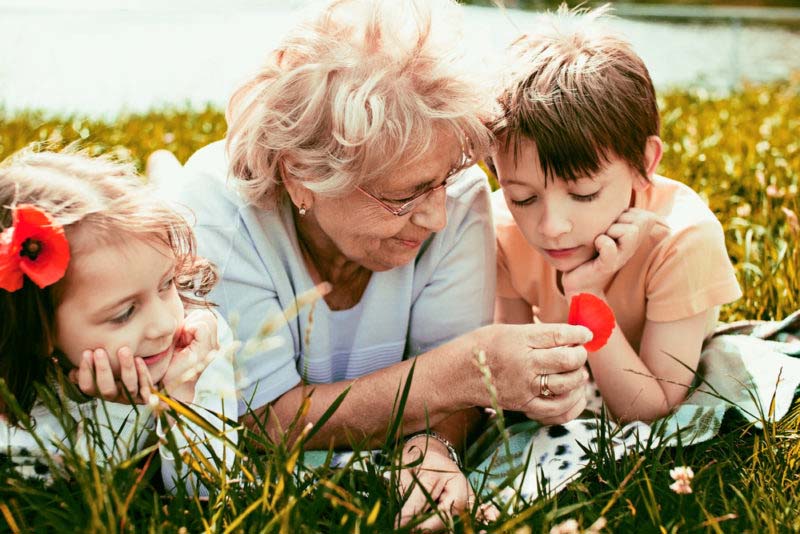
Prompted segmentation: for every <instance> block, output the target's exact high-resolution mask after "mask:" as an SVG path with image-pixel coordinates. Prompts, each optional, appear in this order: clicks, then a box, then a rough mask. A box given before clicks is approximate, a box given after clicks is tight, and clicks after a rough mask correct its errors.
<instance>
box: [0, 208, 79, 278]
mask: <svg viewBox="0 0 800 534" xmlns="http://www.w3.org/2000/svg"><path fill="white" fill-rule="evenodd" d="M28 240H31V241H33V242H35V243H36V244H37V246H38V247H40V248H39V252H38V254H36V257H35V258H30V257H28V256H24V255H22V256H20V257H19V258H20V259H19V268H20V270H21V271H22V272H23V273H25V274H26V275H27V276H28V278H30V279H31V281H33V282H34V283H35V284H36V285H37V286H39V287H40V288H45V287H47V286H49V285H51V284H54V283H56V282H58V281H59V280H61V278H62V277H63V276H64V273H65V272H66V271H67V265H68V264H69V242H68V241H67V236H65V235H64V229H63V228H62V227H61V226H59V225H57V224H56V223H54V222H53V220H52V219H51V218H50V215H48V214H47V213H46V212H44V211H42V210H40V209H39V208H37V207H36V206H31V205H29V204H21V205H19V206H17V207H16V208H15V209H14V238H13V241H12V245H13V246H16V247H17V250H19V251H21V250H22V247H23V246H24V245H25V243H26V242H27V241H28Z"/></svg>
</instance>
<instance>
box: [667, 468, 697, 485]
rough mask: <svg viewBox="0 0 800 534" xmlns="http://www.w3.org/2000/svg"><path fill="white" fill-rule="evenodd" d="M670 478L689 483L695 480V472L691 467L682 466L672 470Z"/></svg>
mask: <svg viewBox="0 0 800 534" xmlns="http://www.w3.org/2000/svg"><path fill="white" fill-rule="evenodd" d="M669 476H670V478H672V480H677V481H680V482H686V483H689V482H691V481H692V479H693V478H694V471H692V468H691V467H688V466H685V465H681V466H678V467H676V468H674V469H670V471H669Z"/></svg>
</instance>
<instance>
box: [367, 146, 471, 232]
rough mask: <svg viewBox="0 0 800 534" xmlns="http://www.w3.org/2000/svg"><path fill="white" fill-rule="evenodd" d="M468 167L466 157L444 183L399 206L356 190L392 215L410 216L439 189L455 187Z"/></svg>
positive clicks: (418, 194) (421, 192)
mask: <svg viewBox="0 0 800 534" xmlns="http://www.w3.org/2000/svg"><path fill="white" fill-rule="evenodd" d="M468 166H469V163H468V157H467V156H466V155H465V156H464V160H463V161H462V162H461V165H459V166H457V167H455V168H454V169H453V170H451V171H450V173H449V174H448V175H447V178H445V179H444V181H443V182H442V183H440V184H439V185H436V186H433V187H429V188H428V189H425V190H423V191H420V192H419V193H417V194H416V195H414V196H412V197H411V198H409V199H408V200H406V201H405V202H403V203H401V204H399V205H398V204H397V203H395V205H392V204H389V203H387V202H386V200H382V199H380V198H378V197H376V196H375V195H373V194H372V193H370V192H369V191H367V190H365V189H363V188H362V187H361V186H358V187H356V189H358V190H359V191H361V192H362V193H364V194H365V195H367V196H368V197H369V198H371V199H372V200H374V201H375V202H377V203H378V204H380V205H381V206H383V208H384V209H385V210H386V211H388V212H389V213H391V214H392V215H394V216H396V217H402V216H403V215H408V214H409V213H411V212H412V211H414V210H415V209H416V208H417V207H419V206H420V205H421V204H422V203H423V202H425V200H426V199H427V198H428V197H429V196H431V194H433V193H435V192H436V191H438V190H439V189H446V188H447V187H449V186H451V185H453V183H454V182H456V181H457V180H458V178H459V177H460V176H461V175H462V174H463V173H462V172H461V171H463V170H464V169H465V168H466V167H468Z"/></svg>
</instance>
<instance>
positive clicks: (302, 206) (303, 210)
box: [298, 202, 308, 217]
mask: <svg viewBox="0 0 800 534" xmlns="http://www.w3.org/2000/svg"><path fill="white" fill-rule="evenodd" d="M298 213H299V214H300V217H303V216H304V215H305V214H306V213H308V210H307V209H306V204H305V202H304V203H303V204H300V209H299V210H298Z"/></svg>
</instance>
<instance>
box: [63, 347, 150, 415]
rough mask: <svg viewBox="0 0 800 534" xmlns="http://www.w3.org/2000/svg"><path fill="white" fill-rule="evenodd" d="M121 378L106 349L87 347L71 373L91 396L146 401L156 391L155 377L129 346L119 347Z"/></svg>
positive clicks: (138, 402)
mask: <svg viewBox="0 0 800 534" xmlns="http://www.w3.org/2000/svg"><path fill="white" fill-rule="evenodd" d="M117 361H118V362H119V367H120V371H119V379H117V378H116V377H115V376H114V372H113V370H112V368H111V361H110V360H109V357H108V353H107V352H106V350H105V349H95V350H85V351H83V354H82V357H81V363H80V366H79V367H78V368H77V369H73V370H72V371H70V373H69V379H70V380H71V381H72V382H73V383H74V384H77V385H78V388H79V389H80V390H81V391H82V392H83V393H84V394H85V395H88V396H90V397H99V398H101V399H105V400H107V401H111V402H118V403H121V404H129V403H134V404H145V403H147V402H148V400H149V399H150V394H151V393H152V391H153V381H152V380H151V377H150V371H148V369H147V365H145V363H144V360H142V359H141V358H135V357H134V356H133V353H132V352H131V350H130V349H129V348H128V347H122V348H120V349H119V350H118V351H117Z"/></svg>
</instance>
